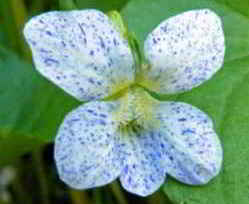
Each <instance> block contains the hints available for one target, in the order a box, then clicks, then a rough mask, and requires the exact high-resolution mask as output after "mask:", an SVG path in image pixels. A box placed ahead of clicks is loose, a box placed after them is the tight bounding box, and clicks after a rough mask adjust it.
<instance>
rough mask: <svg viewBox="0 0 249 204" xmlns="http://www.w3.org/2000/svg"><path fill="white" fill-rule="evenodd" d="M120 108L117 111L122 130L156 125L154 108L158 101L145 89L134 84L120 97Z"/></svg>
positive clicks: (134, 129)
mask: <svg viewBox="0 0 249 204" xmlns="http://www.w3.org/2000/svg"><path fill="white" fill-rule="evenodd" d="M119 101H120V108H119V109H118V111H117V112H116V113H115V114H116V115H115V117H116V120H117V121H118V123H119V129H120V131H122V132H124V131H125V132H129V131H133V132H134V131H135V132H136V131H140V130H141V129H147V128H148V129H149V128H150V127H151V126H153V127H155V125H156V123H157V120H156V119H155V118H154V114H153V109H154V108H155V106H156V104H157V103H158V102H157V101H156V100H155V99H153V98H152V97H151V96H150V95H149V94H148V93H147V92H146V91H145V90H144V89H142V88H140V87H137V86H134V87H130V88H129V89H128V90H127V92H126V93H125V94H124V95H123V97H121V98H120V99H119Z"/></svg>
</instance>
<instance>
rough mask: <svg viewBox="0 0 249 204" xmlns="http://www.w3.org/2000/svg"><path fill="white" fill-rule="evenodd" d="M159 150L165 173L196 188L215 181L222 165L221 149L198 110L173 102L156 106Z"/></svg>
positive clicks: (207, 122) (209, 126)
mask: <svg viewBox="0 0 249 204" xmlns="http://www.w3.org/2000/svg"><path fill="white" fill-rule="evenodd" d="M155 112H156V114H157V119H158V120H159V121H161V124H160V132H161V135H160V137H158V140H160V141H161V143H160V145H159V146H158V147H159V148H162V149H163V150H162V151H163V152H164V162H165V167H166V171H167V173H168V174H170V175H171V176H173V177H175V178H176V179H177V180H179V181H181V182H184V183H187V184H192V185H200V184H205V183H207V182H208V181H209V180H210V179H212V178H213V177H215V176H216V175H217V174H218V173H219V171H220V169H221V164H222V158H223V153H222V147H221V144H220V141H219V138H218V136H217V134H216V133H215V131H214V127H213V123H212V121H211V119H210V118H209V117H208V116H207V115H206V114H205V113H203V112H202V111H200V110H199V109H197V108H195V107H193V106H191V105H188V104H185V103H176V102H162V103H161V104H160V105H158V107H157V110H156V111H155Z"/></svg>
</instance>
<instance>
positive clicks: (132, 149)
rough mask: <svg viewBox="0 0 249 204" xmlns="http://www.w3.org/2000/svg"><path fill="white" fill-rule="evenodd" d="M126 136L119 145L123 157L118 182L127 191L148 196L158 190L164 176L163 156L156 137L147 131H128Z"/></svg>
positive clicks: (154, 133) (155, 134)
mask: <svg viewBox="0 0 249 204" xmlns="http://www.w3.org/2000/svg"><path fill="white" fill-rule="evenodd" d="M128 134H129V135H128V136H127V137H122V141H121V143H120V153H121V155H122V156H123V157H122V158H123V159H122V165H123V171H122V172H121V175H120V181H121V184H122V186H123V187H124V188H125V189H126V190H127V191H129V192H131V193H134V194H137V195H140V196H148V195H150V194H152V193H154V192H155V191H156V190H158V189H159V187H160V186H161V185H162V184H163V182H164V180H165V176H166V172H165V170H166V168H165V166H164V163H163V161H162V159H163V154H162V152H161V151H160V149H158V145H159V143H158V140H157V139H156V138H157V137H158V135H157V133H156V132H153V131H147V130H142V131H141V130H140V131H137V132H136V131H130V132H129V133H128Z"/></svg>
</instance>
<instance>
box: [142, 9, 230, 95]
mask: <svg viewBox="0 0 249 204" xmlns="http://www.w3.org/2000/svg"><path fill="white" fill-rule="evenodd" d="M144 52H145V57H146V58H147V60H148V61H149V63H150V67H148V69H147V70H145V72H146V71H147V72H148V73H144V74H145V75H146V76H145V78H147V81H148V80H149V81H155V82H157V83H155V86H154V87H147V88H152V89H153V90H154V91H157V92H160V93H167V94H171V93H178V92H183V91H187V90H190V89H192V88H193V87H196V86H198V85H200V84H202V83H203V82H204V81H206V80H208V79H209V78H210V77H211V76H212V75H213V74H214V73H216V72H217V71H218V70H219V69H220V68H221V67H222V64H223V59H224V52H225V45H224V34H223V29H222V23H221V20H220V18H219V17H218V16H217V15H216V14H215V13H214V12H212V11H210V10H208V9H202V10H193V11H187V12H184V13H182V14H180V15H177V16H173V17H171V18H169V19H167V20H165V21H163V22H162V23H161V24H159V25H158V26H157V27H156V28H155V29H154V30H153V31H152V33H150V34H149V35H148V37H147V39H146V41H145V44H144ZM145 86H146V84H145Z"/></svg>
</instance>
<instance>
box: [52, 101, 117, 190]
mask: <svg viewBox="0 0 249 204" xmlns="http://www.w3.org/2000/svg"><path fill="white" fill-rule="evenodd" d="M116 105H117V104H116V103H113V102H89V103H87V104H84V105H81V106H80V107H78V108H77V109H75V110H74V111H72V112H71V113H69V114H68V115H67V116H66V118H65V120H64V122H63V123H62V125H61V127H60V128H59V131H58V135H57V137H56V140H55V161H56V165H57V169H58V172H59V176H60V178H61V179H62V180H63V181H64V182H65V183H67V184H68V185H69V186H71V187H73V188H76V189H86V188H92V187H96V186H102V185H105V184H107V183H110V182H112V181H113V180H114V179H116V178H117V177H118V176H119V174H120V172H121V163H120V161H121V160H120V158H119V152H118V149H117V148H116V144H117V139H118V138H119V135H118V132H116V130H117V124H116V122H115V121H114V120H113V119H112V112H113V111H115V110H116Z"/></svg>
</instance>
